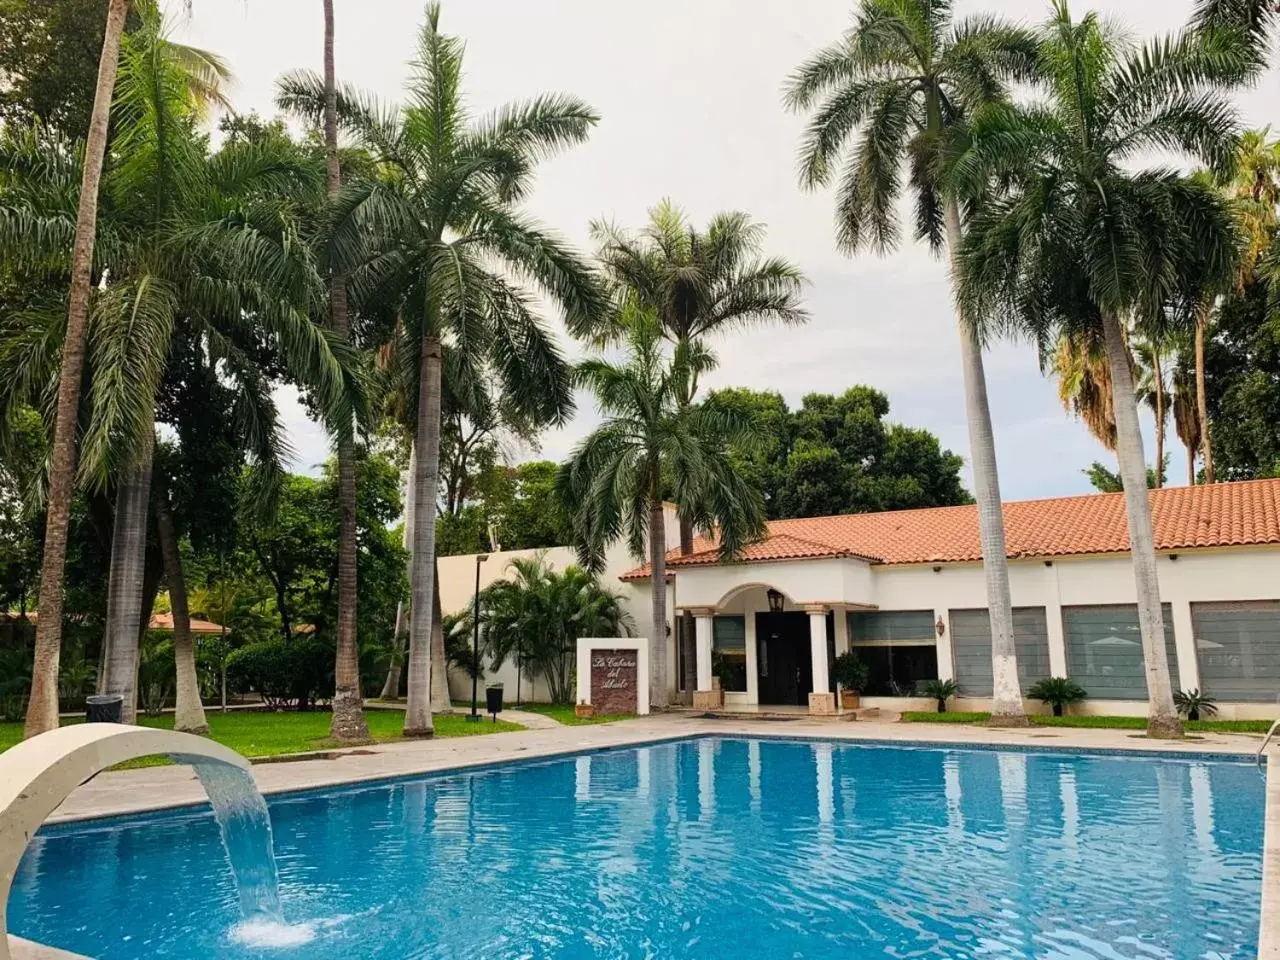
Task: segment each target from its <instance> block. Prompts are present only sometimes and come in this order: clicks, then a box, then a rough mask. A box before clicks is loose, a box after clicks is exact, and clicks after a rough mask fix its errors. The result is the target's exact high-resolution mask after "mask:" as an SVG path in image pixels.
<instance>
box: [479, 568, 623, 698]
mask: <svg viewBox="0 0 1280 960" xmlns="http://www.w3.org/2000/svg"><path fill="white" fill-rule="evenodd" d="M508 569H509V570H510V573H509V574H508V576H506V577H504V578H503V579H501V580H498V581H496V582H494V583H491V584H490V585H489V586H487V587H485V588H484V590H482V591H481V593H480V630H481V636H482V638H483V642H484V647H485V652H486V653H487V654H488V655H489V657H490V658H491V660H492V663H493V668H494V669H495V670H498V669H501V667H502V665H503V664H504V663H505V662H506V661H507V660H508V659H512V658H515V659H518V661H519V663H520V665H521V666H528V667H529V668H530V669H531V670H532V671H533V672H534V673H535V674H538V675H541V676H542V677H543V679H544V680H545V681H546V684H547V689H548V691H549V692H550V694H551V700H552V702H554V703H572V702H573V662H574V654H575V652H576V650H577V642H578V638H579V637H629V636H631V628H632V626H633V624H632V621H631V616H630V615H629V614H628V613H627V612H626V610H625V609H624V608H623V606H622V598H621V597H620V596H619V595H618V594H615V593H610V592H609V591H608V590H606V589H604V588H603V587H602V586H601V585H600V581H599V580H598V579H597V578H596V577H594V576H592V575H591V574H590V573H588V572H587V571H585V570H583V569H582V568H581V567H577V566H570V567H567V568H566V569H564V570H562V571H556V570H552V569H551V565H550V564H549V563H548V562H547V559H546V556H545V555H542V554H539V555H537V556H534V557H525V558H518V559H515V560H512V561H511V563H510V565H509V568H508ZM471 624H472V621H471V619H470V614H468V617H467V630H468V632H469V631H470V629H471Z"/></svg>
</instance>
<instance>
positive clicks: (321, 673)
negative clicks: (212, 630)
mask: <svg viewBox="0 0 1280 960" xmlns="http://www.w3.org/2000/svg"><path fill="white" fill-rule="evenodd" d="M333 659H334V646H333V642H332V641H331V640H328V639H325V638H322V637H319V636H315V635H312V636H302V637H295V638H293V639H292V640H290V641H288V642H285V641H284V640H282V639H275V640H265V641H263V642H261V643H251V644H249V645H248V646H245V647H241V648H240V649H239V650H235V651H233V652H232V653H231V655H230V656H229V657H228V658H227V679H228V682H229V683H234V684H236V685H237V686H243V687H248V688H250V689H252V690H256V691H257V692H258V693H259V694H260V695H261V696H262V699H263V701H265V702H266V704H267V706H269V707H272V708H276V709H279V708H282V707H296V708H297V709H299V710H308V709H310V708H312V707H314V706H315V705H316V701H317V700H325V699H328V698H329V697H332V696H333Z"/></svg>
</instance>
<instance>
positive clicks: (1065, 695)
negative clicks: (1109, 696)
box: [1027, 677, 1088, 717]
mask: <svg viewBox="0 0 1280 960" xmlns="http://www.w3.org/2000/svg"><path fill="white" fill-rule="evenodd" d="M1027 696H1028V697H1030V698H1031V699H1032V700H1039V701H1040V702H1041V703H1047V704H1049V706H1051V707H1053V715H1054V716H1055V717H1060V716H1062V711H1063V708H1064V707H1069V706H1071V704H1073V703H1079V702H1080V701H1081V700H1083V699H1084V698H1085V697H1086V696H1088V694H1086V693H1085V692H1084V687H1082V686H1080V684H1078V683H1076V682H1075V681H1074V680H1072V679H1071V678H1070V677H1046V678H1045V679H1044V680H1040V681H1037V682H1036V684H1035V685H1034V686H1033V687H1032V688H1031V689H1030V690H1028V691H1027Z"/></svg>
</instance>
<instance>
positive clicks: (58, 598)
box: [23, 0, 128, 737]
mask: <svg viewBox="0 0 1280 960" xmlns="http://www.w3.org/2000/svg"><path fill="white" fill-rule="evenodd" d="M127 9H128V2H127V0H111V3H110V5H109V6H108V7H107V27H106V33H105V34H104V35H103V38H102V56H101V58H100V59H99V61H98V85H97V88H96V89H95V90H94V94H93V112H92V114H91V116H90V120H89V136H88V139H87V140H86V142H85V150H84V171H83V173H82V175H81V179H80V204H79V209H78V211H77V213H76V236H75V245H74V246H73V247H72V251H71V289H70V295H69V298H68V306H67V329H66V334H65V336H64V338H63V342H62V366H61V371H60V373H59V380H58V407H57V414H56V416H55V419H54V425H53V446H52V449H51V450H50V453H49V494H48V500H47V508H48V514H47V519H46V521H45V531H44V558H43V561H42V565H41V568H40V619H39V621H38V622H37V624H36V650H35V662H34V664H33V665H32V669H31V699H30V701H29V702H28V704H27V721H26V726H25V727H24V729H23V736H25V737H34V736H35V735H36V734H39V733H44V732H45V731H47V730H53V729H56V728H57V726H58V660H59V656H60V653H61V647H62V604H63V596H62V589H63V575H64V569H65V567H66V561H67V529H68V527H69V526H70V523H71V498H72V494H73V488H74V485H75V474H76V420H77V415H78V412H79V408H80V380H81V377H82V376H83V374H84V347H85V330H86V326H87V322H88V317H89V286H90V275H91V273H92V268H93V241H94V235H95V233H96V232H97V227H98V186H99V183H100V182H101V180H102V163H103V158H104V157H105V155H106V151H107V125H108V120H109V119H110V113H111V94H112V91H113V90H114V89H115V85H116V68H117V66H118V64H119V58H120V39H121V37H122V36H123V35H124V20H125V14H126V12H127Z"/></svg>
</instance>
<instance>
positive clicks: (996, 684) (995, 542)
mask: <svg viewBox="0 0 1280 960" xmlns="http://www.w3.org/2000/svg"><path fill="white" fill-rule="evenodd" d="M944 219H945V222H946V231H947V250H948V252H949V255H950V258H951V269H952V271H953V272H954V271H955V270H956V269H957V266H956V262H955V261H956V255H957V252H958V251H959V249H960V244H961V242H962V239H963V238H962V236H961V230H960V209H959V207H958V206H957V204H956V202H955V201H954V200H947V201H946V203H945V209H944ZM956 318H957V321H958V323H959V327H960V365H961V368H962V369H963V371H964V408H965V419H966V421H967V424H968V428H969V451H970V456H971V457H972V462H973V486H974V494H975V499H976V500H977V502H978V534H979V537H980V538H981V541H982V568H983V571H984V572H985V573H986V576H987V611H988V614H989V615H990V619H991V677H992V704H991V722H992V723H993V724H995V725H997V726H1019V727H1021V726H1026V725H1027V723H1028V720H1027V714H1026V709H1025V707H1024V706H1023V704H1022V689H1021V687H1020V685H1019V683H1018V648H1017V642H1016V639H1015V637H1014V633H1013V600H1012V598H1011V596H1010V591H1009V559H1008V557H1009V552H1008V549H1007V548H1006V546H1005V538H1004V506H1003V504H1002V502H1001V499H1000V477H999V474H998V472H997V469H996V441H995V432H994V430H993V429H992V427H991V405H990V403H989V401H988V399H987V377H986V371H985V370H984V369H983V363H982V346H981V344H979V343H978V342H977V340H976V339H975V337H974V331H973V328H972V326H971V325H970V324H969V323H968V322H967V321H966V320H965V318H964V316H963V315H962V314H961V313H960V311H959V309H957V311H956Z"/></svg>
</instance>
